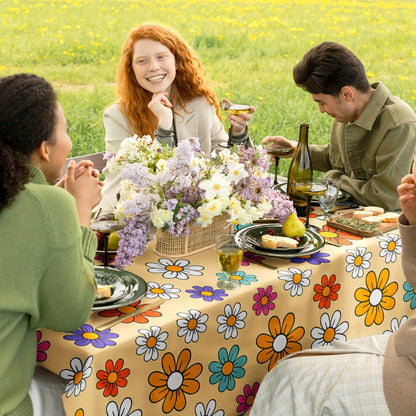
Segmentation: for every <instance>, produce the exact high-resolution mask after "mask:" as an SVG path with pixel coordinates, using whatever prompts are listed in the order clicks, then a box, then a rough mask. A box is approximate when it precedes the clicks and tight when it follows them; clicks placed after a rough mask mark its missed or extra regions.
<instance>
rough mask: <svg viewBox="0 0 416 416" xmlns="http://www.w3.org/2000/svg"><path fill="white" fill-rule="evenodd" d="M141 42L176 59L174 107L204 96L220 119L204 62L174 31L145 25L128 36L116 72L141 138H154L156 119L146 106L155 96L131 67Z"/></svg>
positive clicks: (121, 97)
mask: <svg viewBox="0 0 416 416" xmlns="http://www.w3.org/2000/svg"><path fill="white" fill-rule="evenodd" d="M139 39H151V40H154V41H156V42H160V43H161V44H162V45H164V46H166V47H167V48H168V49H169V50H170V51H171V52H172V53H173V55H174V56H175V62H176V77H175V80H174V82H173V84H172V89H171V93H170V96H169V100H170V101H171V102H172V104H173V105H174V106H176V105H179V106H181V107H182V108H184V109H185V103H186V102H187V101H189V100H191V99H192V98H195V97H205V98H206V100H207V101H208V102H209V103H210V104H212V105H213V106H214V107H215V110H216V113H217V116H218V118H219V119H220V115H219V105H218V102H217V99H216V97H215V93H214V91H213V90H212V89H211V88H210V87H209V85H208V77H207V74H206V71H205V69H204V68H203V66H202V64H201V61H200V60H199V58H198V57H197V55H196V53H195V52H194V51H193V50H192V49H191V47H190V46H189V45H188V43H187V42H186V41H185V40H184V39H183V38H182V37H181V36H180V35H179V34H178V33H177V32H175V31H174V30H172V29H170V28H168V27H166V26H163V25H160V24H155V23H143V24H140V25H138V26H137V27H136V28H134V29H132V30H131V31H130V33H129V34H128V35H127V39H126V41H125V42H124V46H123V51H122V53H121V59H120V64H119V66H118V71H117V83H116V90H117V93H118V95H119V100H120V103H121V104H122V105H123V107H124V110H125V113H126V116H127V118H128V119H129V121H130V123H131V125H132V126H133V128H134V130H135V133H136V134H137V135H139V136H143V135H145V134H148V135H151V136H152V137H153V132H154V130H155V129H156V127H157V119H156V117H155V116H154V114H153V113H152V112H151V111H150V110H149V108H148V107H147V105H148V103H149V102H150V100H151V98H152V93H151V92H149V91H146V90H145V89H144V88H142V87H141V86H140V85H139V84H138V82H137V80H136V76H135V75H134V72H133V68H132V59H133V49H134V44H135V43H136V42H137V41H138V40H139Z"/></svg>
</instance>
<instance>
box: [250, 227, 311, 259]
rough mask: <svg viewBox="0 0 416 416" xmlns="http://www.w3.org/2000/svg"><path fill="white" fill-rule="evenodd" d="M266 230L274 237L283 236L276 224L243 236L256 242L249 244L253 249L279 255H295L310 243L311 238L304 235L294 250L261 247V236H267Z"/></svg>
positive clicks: (258, 228)
mask: <svg viewBox="0 0 416 416" xmlns="http://www.w3.org/2000/svg"><path fill="white" fill-rule="evenodd" d="M269 225H270V224H269ZM268 230H273V231H274V235H280V236H282V235H283V233H282V226H281V225H278V226H277V225H276V224H274V225H271V226H269V227H268V228H264V227H256V228H252V229H251V230H249V231H247V232H246V233H245V236H247V237H248V236H250V237H251V238H252V239H254V240H255V241H256V242H257V244H252V243H251V242H250V245H251V246H252V247H255V248H257V249H262V250H267V251H272V252H275V253H281V252H286V253H287V252H291V253H296V252H298V251H301V250H303V249H304V248H305V247H306V246H307V245H308V244H311V243H312V238H311V236H309V235H308V234H306V233H305V235H304V236H303V237H301V238H300V241H299V244H298V246H297V247H296V248H290V247H276V248H269V247H263V246H262V245H261V237H262V235H264V234H267V231H268ZM246 243H247V242H246Z"/></svg>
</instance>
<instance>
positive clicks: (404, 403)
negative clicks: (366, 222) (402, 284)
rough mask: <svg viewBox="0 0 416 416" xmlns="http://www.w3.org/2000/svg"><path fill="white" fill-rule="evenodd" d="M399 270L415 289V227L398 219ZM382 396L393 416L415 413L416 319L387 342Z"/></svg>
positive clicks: (403, 218)
mask: <svg viewBox="0 0 416 416" xmlns="http://www.w3.org/2000/svg"><path fill="white" fill-rule="evenodd" d="M399 229H400V235H401V239H402V268H403V272H404V274H405V277H406V280H407V281H408V282H409V283H410V284H411V285H412V287H413V288H416V250H415V247H416V225H413V226H410V225H408V222H407V220H406V217H405V216H404V215H403V214H402V215H401V216H400V218H399ZM383 388H384V396H385V398H386V402H387V405H388V407H389V410H390V413H391V414H392V416H411V415H415V414H416V318H412V319H408V320H407V321H406V322H405V323H404V324H403V325H402V326H401V327H400V328H399V329H398V330H397V331H396V332H394V333H393V334H392V335H391V336H390V338H389V340H388V343H387V348H386V354H385V358H384V366H383Z"/></svg>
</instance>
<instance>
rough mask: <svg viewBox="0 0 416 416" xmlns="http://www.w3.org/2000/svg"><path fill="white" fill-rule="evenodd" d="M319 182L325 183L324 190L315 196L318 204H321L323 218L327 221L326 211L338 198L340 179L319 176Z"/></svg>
mask: <svg viewBox="0 0 416 416" xmlns="http://www.w3.org/2000/svg"><path fill="white" fill-rule="evenodd" d="M319 182H320V183H323V184H326V186H327V190H326V192H325V193H322V194H319V195H318V196H317V199H318V202H319V205H320V206H321V208H322V211H323V212H324V220H325V221H327V219H328V211H329V210H330V209H331V208H332V207H333V206H334V205H335V202H336V200H337V198H338V193H339V187H340V185H341V181H339V180H338V179H331V178H321V179H320V180H319Z"/></svg>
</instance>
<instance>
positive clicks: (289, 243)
mask: <svg viewBox="0 0 416 416" xmlns="http://www.w3.org/2000/svg"><path fill="white" fill-rule="evenodd" d="M261 245H262V246H263V247H266V248H279V247H281V248H296V247H297V246H298V242H297V241H296V240H295V239H293V238H290V237H282V236H280V235H270V234H263V235H262V236H261Z"/></svg>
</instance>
